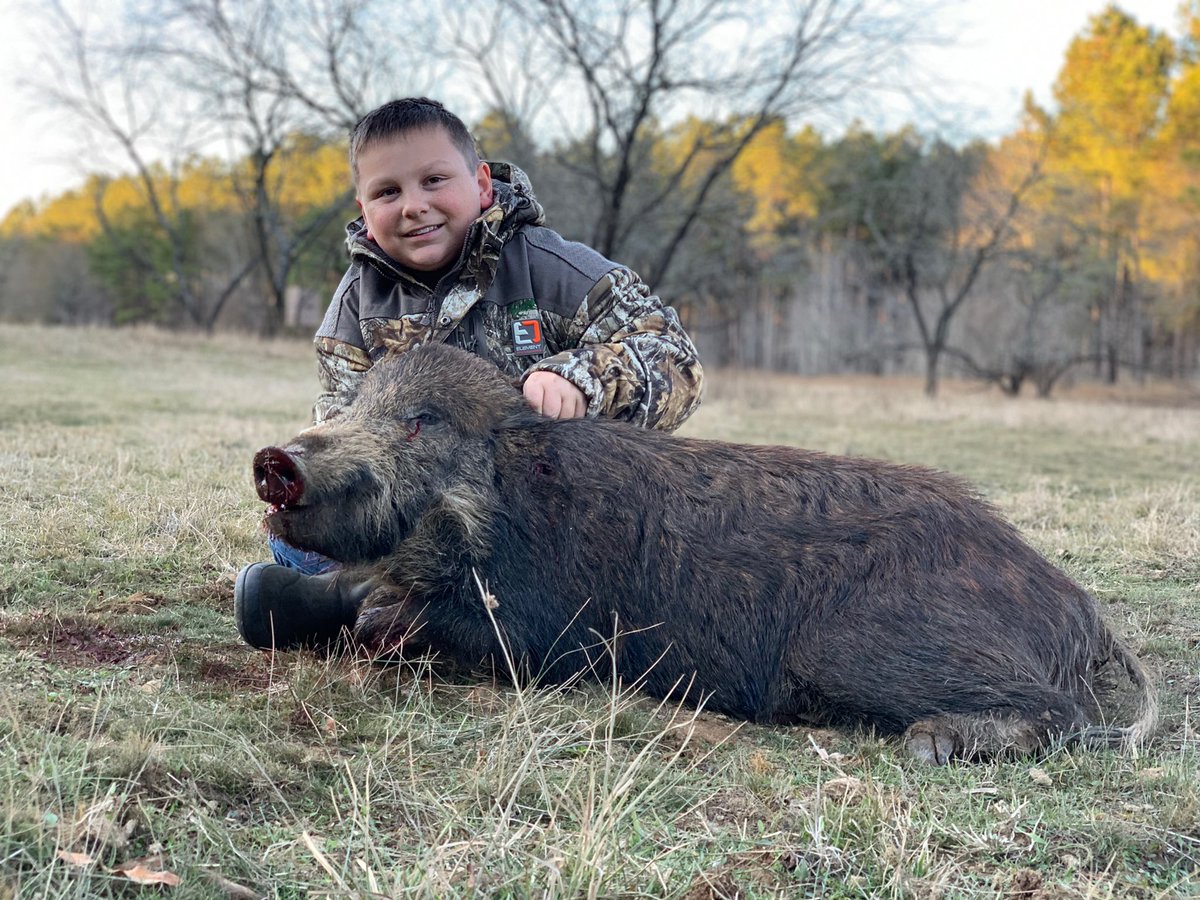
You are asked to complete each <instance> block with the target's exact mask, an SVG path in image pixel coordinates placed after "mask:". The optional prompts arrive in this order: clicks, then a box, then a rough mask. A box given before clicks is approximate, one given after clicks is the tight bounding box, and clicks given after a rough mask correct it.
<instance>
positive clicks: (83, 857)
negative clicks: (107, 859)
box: [58, 850, 95, 869]
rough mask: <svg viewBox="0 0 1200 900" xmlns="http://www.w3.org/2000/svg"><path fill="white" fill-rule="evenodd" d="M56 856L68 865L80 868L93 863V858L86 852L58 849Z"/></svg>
mask: <svg viewBox="0 0 1200 900" xmlns="http://www.w3.org/2000/svg"><path fill="white" fill-rule="evenodd" d="M58 858H59V859H61V860H62V861H63V862H65V863H66V864H67V865H68V866H78V867H79V868H81V869H84V868H87V867H88V866H90V865H93V864H94V863H95V860H94V859H92V858H91V857H90V856H88V855H87V854H86V853H72V852H71V851H70V850H59V851H58Z"/></svg>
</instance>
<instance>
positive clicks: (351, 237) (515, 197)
mask: <svg viewBox="0 0 1200 900" xmlns="http://www.w3.org/2000/svg"><path fill="white" fill-rule="evenodd" d="M488 168H490V169H491V170H492V191H493V196H492V205H491V206H490V207H488V208H487V209H485V210H484V211H483V212H482V213H481V214H480V216H479V218H478V219H476V220H475V222H474V223H473V224H472V225H471V229H470V231H468V232H467V239H466V241H465V242H464V244H463V253H462V254H461V255H460V257H459V263H461V262H462V259H463V258H464V256H465V255H466V254H467V253H468V252H469V248H472V247H476V246H478V245H479V244H480V241H481V239H483V238H485V237H489V236H499V238H500V240H501V241H503V240H507V238H508V236H509V235H511V234H512V232H514V231H516V230H517V229H518V228H520V227H521V226H522V225H542V224H544V223H545V221H546V211H545V210H544V209H543V208H542V204H541V203H539V202H538V200H537V197H535V196H534V195H533V185H532V184H530V182H529V176H528V175H526V174H525V173H524V172H523V171H522V170H521V169H520V168H518V167H517V166H514V165H513V164H512V163H508V162H488ZM346 248H347V249H348V250H349V251H350V258H351V259H352V260H356V261H366V260H370V261H371V262H373V263H375V264H376V265H378V266H381V267H382V268H384V269H385V270H388V271H390V272H391V273H396V274H399V273H401V272H403V269H402V268H401V266H400V264H399V263H398V262H396V261H395V260H394V259H392V258H391V257H390V256H388V255H387V253H385V252H384V250H383V248H382V247H380V246H379V245H378V244H377V243H375V241H373V240H368V239H367V223H366V220H365V219H364V218H363V217H362V216H359V217H358V218H357V219H355V220H354V221H353V222H350V223H349V224H347V225H346Z"/></svg>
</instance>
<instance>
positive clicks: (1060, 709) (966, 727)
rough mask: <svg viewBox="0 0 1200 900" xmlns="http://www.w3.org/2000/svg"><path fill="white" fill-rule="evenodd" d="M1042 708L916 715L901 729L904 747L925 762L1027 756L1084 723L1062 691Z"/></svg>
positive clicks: (1079, 729) (1074, 732)
mask: <svg viewBox="0 0 1200 900" xmlns="http://www.w3.org/2000/svg"><path fill="white" fill-rule="evenodd" d="M1046 700H1047V701H1048V702H1046V703H1044V704H1042V706H1043V708H1042V710H1041V711H1040V712H1024V711H1020V710H1015V709H1011V708H1009V709H991V710H985V711H983V712H978V713H945V714H942V715H935V716H929V717H927V718H923V719H920V720H918V721H916V722H914V723H912V724H911V725H909V726H908V728H907V729H906V730H905V732H904V736H903V742H904V748H905V750H907V751H908V752H909V753H910V754H912V755H913V756H915V757H917V758H918V759H921V760H923V761H925V762H929V763H933V764H936V765H944V764H946V763H948V762H949V761H950V760H951V759H992V758H995V757H1013V756H1029V755H1031V754H1035V753H1037V752H1039V751H1041V750H1044V749H1046V748H1047V747H1049V746H1050V745H1051V744H1053V743H1054V742H1055V741H1056V740H1061V739H1063V738H1068V737H1071V736H1073V735H1078V734H1080V733H1081V732H1083V731H1084V729H1086V728H1087V726H1088V719H1087V716H1086V715H1085V714H1084V711H1083V710H1082V709H1081V708H1080V707H1079V705H1078V704H1077V703H1075V702H1074V701H1073V700H1071V699H1070V698H1068V697H1065V696H1063V695H1061V694H1052V695H1051V696H1048V697H1047V698H1046Z"/></svg>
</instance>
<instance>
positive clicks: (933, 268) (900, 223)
mask: <svg viewBox="0 0 1200 900" xmlns="http://www.w3.org/2000/svg"><path fill="white" fill-rule="evenodd" d="M900 138H901V141H902V143H903V142H904V141H907V142H908V144H909V146H907V147H906V148H905V153H904V154H903V158H902V159H898V160H893V162H894V163H895V164H894V165H891V166H885V167H884V168H883V169H882V170H881V171H880V172H878V173H876V176H875V179H876V180H874V181H869V182H868V183H867V184H866V185H864V188H865V195H864V197H863V199H862V224H863V225H864V226H865V229H866V232H867V233H868V234H869V236H870V241H871V246H872V251H873V255H874V257H875V265H876V266H877V267H878V269H879V271H880V272H881V274H882V276H883V278H884V279H885V280H886V281H887V282H888V283H890V284H891V285H892V286H893V287H894V288H896V289H897V290H899V291H900V292H901V293H902V294H903V296H904V298H905V301H906V302H907V304H908V307H909V309H910V310H911V312H912V314H913V321H914V323H915V325H916V328H917V333H918V335H919V337H920V342H921V343H920V349H921V350H922V352H923V354H924V357H925V393H926V394H928V395H929V396H933V395H935V394H936V393H937V388H938V379H939V370H940V366H941V362H942V359H943V357H945V356H947V355H954V356H957V357H959V358H963V357H964V356H965V353H964V351H962V350H961V348H958V349H954V348H952V345H951V341H950V330H951V325H952V324H953V322H954V320H955V318H956V317H957V316H958V314H959V313H960V312H961V311H962V308H963V306H964V304H965V303H966V302H967V300H968V299H969V298H970V297H971V296H972V295H973V293H974V291H975V289H976V287H977V285H978V283H979V278H980V275H981V274H982V273H983V271H984V268H985V266H987V265H989V264H990V263H992V262H994V261H995V260H996V259H998V258H1000V257H1001V256H1002V255H1003V254H1004V253H1005V251H1006V247H1007V239H1008V238H1009V236H1010V235H1011V233H1012V227H1013V224H1014V219H1015V217H1016V215H1017V212H1018V211H1019V210H1020V209H1021V204H1022V202H1023V200H1024V198H1025V196H1026V195H1027V194H1028V192H1029V190H1030V189H1031V188H1032V187H1033V185H1035V184H1036V183H1037V182H1038V181H1039V180H1040V178H1041V177H1042V175H1041V173H1042V159H1043V157H1042V155H1038V156H1036V157H1035V158H1034V159H1033V160H1032V161H1031V162H1030V164H1029V166H1028V168H1027V170H1026V171H1025V172H1024V173H1023V174H1021V175H1020V177H1019V178H1018V179H1017V181H1016V183H1015V184H1012V183H1007V182H1004V181H1002V180H1001V179H999V178H998V177H997V175H996V172H995V171H994V169H993V168H992V166H991V164H990V162H989V160H988V159H987V156H986V153H985V151H984V148H983V147H981V146H979V145H975V146H970V147H966V148H963V149H961V150H959V149H957V148H954V147H951V146H950V145H948V144H946V143H944V142H941V141H936V142H934V143H933V145H932V146H931V147H930V148H929V149H928V150H925V149H924V148H922V147H921V146H920V144H919V137H918V136H917V135H916V133H915V132H908V133H907V135H901V136H900ZM914 142H916V143H914Z"/></svg>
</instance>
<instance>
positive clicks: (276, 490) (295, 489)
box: [254, 447, 304, 506]
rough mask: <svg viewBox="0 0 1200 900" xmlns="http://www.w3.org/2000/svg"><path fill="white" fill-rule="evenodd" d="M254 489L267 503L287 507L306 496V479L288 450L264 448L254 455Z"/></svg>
mask: <svg viewBox="0 0 1200 900" xmlns="http://www.w3.org/2000/svg"><path fill="white" fill-rule="evenodd" d="M254 488H255V490H257V491H258V496H259V497H260V498H262V499H263V500H264V501H265V502H267V503H274V504H275V505H276V506H287V505H288V504H289V503H291V504H294V503H296V502H297V501H299V500H300V498H301V497H303V496H304V477H303V476H302V475H301V474H300V468H299V467H298V466H297V465H296V461H295V460H294V459H293V458H292V457H291V455H290V454H288V452H287V451H286V450H283V449H281V448H279V447H264V448H263V449H261V450H259V451H258V453H256V454H254Z"/></svg>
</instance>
